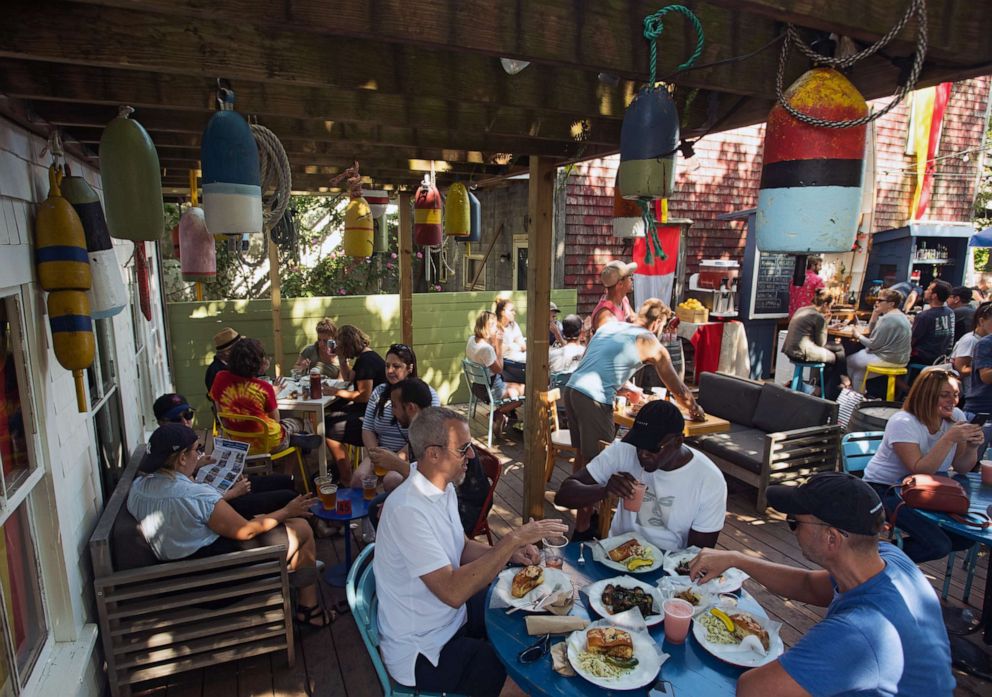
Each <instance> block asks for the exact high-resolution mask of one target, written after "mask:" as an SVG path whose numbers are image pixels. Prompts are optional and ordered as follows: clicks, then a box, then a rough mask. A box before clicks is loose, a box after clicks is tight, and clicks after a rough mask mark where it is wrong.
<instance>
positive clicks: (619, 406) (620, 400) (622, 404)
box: [615, 397, 627, 413]
mask: <svg viewBox="0 0 992 697" xmlns="http://www.w3.org/2000/svg"><path fill="white" fill-rule="evenodd" d="M615 404H616V411H618V412H620V413H623V410H624V409H626V408H627V398H626V397H617V399H616V402H615Z"/></svg>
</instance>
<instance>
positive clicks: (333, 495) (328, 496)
mask: <svg viewBox="0 0 992 697" xmlns="http://www.w3.org/2000/svg"><path fill="white" fill-rule="evenodd" d="M315 484H316V486H317V496H318V497H319V498H320V503H321V504H322V505H323V506H324V510H325V511H333V510H334V507H335V506H336V505H337V500H338V486H337V484H335V483H334V481H333V480H332V479H331V478H330V477H317V480H316V481H315Z"/></svg>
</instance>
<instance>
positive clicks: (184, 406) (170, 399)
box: [152, 392, 194, 421]
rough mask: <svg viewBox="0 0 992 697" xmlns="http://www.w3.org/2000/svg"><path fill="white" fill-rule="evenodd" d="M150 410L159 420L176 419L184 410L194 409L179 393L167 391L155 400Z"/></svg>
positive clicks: (190, 410)
mask: <svg viewBox="0 0 992 697" xmlns="http://www.w3.org/2000/svg"><path fill="white" fill-rule="evenodd" d="M152 411H154V412H155V418H156V419H158V420H159V421H176V420H177V419H179V417H180V416H182V414H183V413H184V412H187V411H189V412H192V411H194V409H193V407H191V406H190V405H189V402H188V401H186V398H185V397H183V396H182V395H181V394H176V393H175V392H169V393H167V394H164V395H162V396H161V397H159V398H158V399H156V400H155V404H153V405H152Z"/></svg>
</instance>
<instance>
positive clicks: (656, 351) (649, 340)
mask: <svg viewBox="0 0 992 697" xmlns="http://www.w3.org/2000/svg"><path fill="white" fill-rule="evenodd" d="M637 350H638V352H639V354H640V358H641V360H642V361H643V362H644V363H647V364H649V365H653V366H654V369H655V370H656V371H657V373H658V377H660V378H661V381H662V382H663V383H665V387H667V388H668V391H669V392H670V393H671V394H672V396H673V397H675V400H676V401H677V402H678V403H679V404H681V405H682V407H683V408H685V409H686V410H687V411H688V412H689V415H690V417H692V418H696V419H698V418H701V417H703V416H704V414H703V410H702V409H701V408H700V407H699V405H698V404H696V399H695V397H693V396H692V392H690V391H689V388H688V387H687V386H686V384H685V383H684V382H682V378H680V377H679V374H678V373H676V372H675V366H673V365H672V358H671V356H669V355H668V349H666V348H665V347H664V346H662V345H661V342H660V341H658V337H656V336H654V335H653V334H650V333H648V334H644V335H642V336H639V337H638V338H637Z"/></svg>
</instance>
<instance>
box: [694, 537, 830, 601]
mask: <svg viewBox="0 0 992 697" xmlns="http://www.w3.org/2000/svg"><path fill="white" fill-rule="evenodd" d="M731 567H736V568H738V569H740V570H741V571H744V572H745V573H747V574H748V575H749V576H750V577H751V578H753V579H754V580H755V581H757V582H758V583H760V584H761V585H763V586H764V587H765V588H767V589H768V590H769V591H771V592H772V593H774V594H775V595H781V596H783V597H785V598H789V599H791V600H798V601H799V602H801V603H809V604H810V605H819V606H820V607H826V606H827V605H829V604H830V602H831V601H832V600H833V597H834V589H833V584H832V583H831V582H830V574H828V573H827V572H826V571H823V570H822V569H817V570H815V571H814V570H810V569H800V568H797V567H795V566H786V565H784V564H775V563H772V562H770V561H765V560H764V559H759V558H757V557H751V556H747V555H745V554H742V553H741V552H729V551H724V550H716V549H704V550H703V551H701V552H700V553H699V554H698V555H697V556H696V558H695V559H693V560H692V562H691V563H690V564H689V576H691V577H692V578H693V580H695V581H696V583H706V582H707V581H709V580H711V579H714V578H716V577H718V576H719V575H720V574H722V573H723V572H724V571H726V570H727V569H729V568H731Z"/></svg>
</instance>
